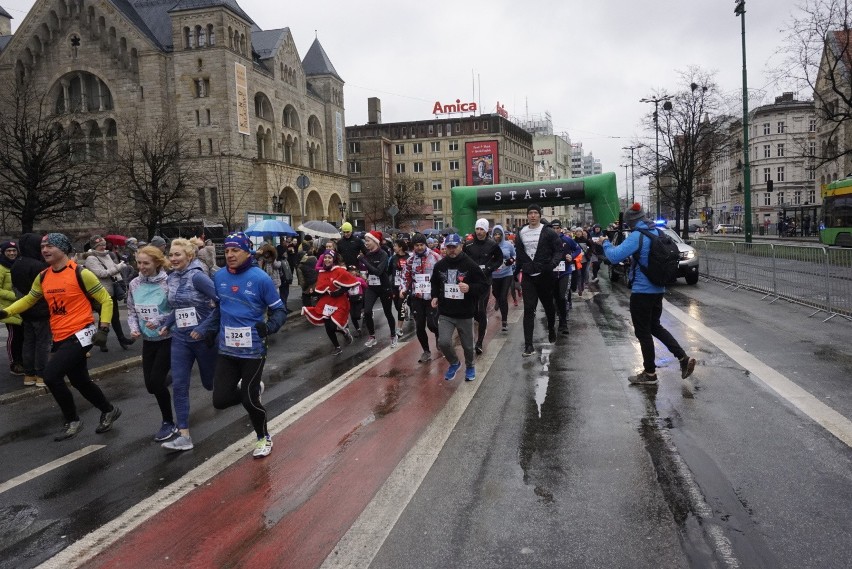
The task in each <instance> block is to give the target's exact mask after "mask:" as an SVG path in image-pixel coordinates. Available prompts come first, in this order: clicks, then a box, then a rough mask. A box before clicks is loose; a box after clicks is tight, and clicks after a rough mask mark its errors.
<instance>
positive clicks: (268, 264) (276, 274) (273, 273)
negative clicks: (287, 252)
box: [257, 243, 281, 287]
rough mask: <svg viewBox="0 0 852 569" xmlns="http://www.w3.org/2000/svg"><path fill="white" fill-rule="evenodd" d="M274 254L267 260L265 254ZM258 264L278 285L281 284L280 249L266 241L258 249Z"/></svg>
mask: <svg viewBox="0 0 852 569" xmlns="http://www.w3.org/2000/svg"><path fill="white" fill-rule="evenodd" d="M267 253H269V254H271V255H272V260H271V261H267V260H266V258H265V257H264V255H266V254H267ZM257 266H258V267H260V268H261V269H263V272H264V273H266V274H267V275H269V278H271V279H272V283H273V284H274V285H275V286H276V287H280V286H281V261H279V260H278V251H277V250H276V249H275V247H273V246H272V245H270V244H269V243H264V244H263V245H261V246H260V248H258V250H257Z"/></svg>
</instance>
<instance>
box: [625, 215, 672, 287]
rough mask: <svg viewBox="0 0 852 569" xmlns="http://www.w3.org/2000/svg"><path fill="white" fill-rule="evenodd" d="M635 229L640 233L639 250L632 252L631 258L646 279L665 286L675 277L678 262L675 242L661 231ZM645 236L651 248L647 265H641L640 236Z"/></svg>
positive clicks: (640, 237)
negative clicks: (654, 232) (656, 233)
mask: <svg viewBox="0 0 852 569" xmlns="http://www.w3.org/2000/svg"><path fill="white" fill-rule="evenodd" d="M635 231H638V232H639V233H640V235H639V250H638V251H636V253H634V254H633V258H634V259H635V260H636V264H637V265H638V266H639V269H640V270H641V271H642V272H643V273H644V274H645V276H646V277H648V280H649V281H651V282H652V283H653V284H655V285H657V286H665V285H666V284H668V283H670V282H672V281H673V280H675V279H677V273H678V265H679V263H680V249H678V247H677V243H675V242H674V240H673V239H672V238H671V237H669V236H668V235H666V234H665V233H662V232H660V234H659V235H654V234H653V233H651V232H650V231H648V230H647V229H639V228H636V229H635ZM645 236H647V237H648V239H650V240H651V249H650V250H649V251H648V265H647V266H642V263H640V262H639V254H640V253H641V252H642V238H643V237H645Z"/></svg>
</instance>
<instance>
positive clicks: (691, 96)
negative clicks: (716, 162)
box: [640, 67, 729, 236]
mask: <svg viewBox="0 0 852 569" xmlns="http://www.w3.org/2000/svg"><path fill="white" fill-rule="evenodd" d="M680 83H681V85H682V87H681V90H679V91H677V92H675V93H674V94H672V95H671V103H672V105H671V106H672V108H671V110H661V111H660V113H659V117H658V128H659V137H660V156H659V162H660V171H661V174H660V176H661V179H665V180H667V181H668V182H669V183H668V184H662V183H661V184H660V188H659V191H660V194H661V202H662V204H666V205H668V206H669V207H670V208H671V209H672V210H673V211H674V215H675V224H676V227H677V228H678V229H680V228H681V224H680V220H681V219H683V220H687V219H689V212H690V209H691V208H692V204H693V202H694V201H695V197H696V195H698V193H699V192H704V191H709V179H710V178H711V175H712V168H713V158H714V156H715V153H717V152H719V151H720V150H721V148H722V147H723V145H725V144H727V143H728V141H729V138H728V137H727V136H725V133H724V132H723V130H724V129H723V121H722V120H720V119H719V117H718V116H717V113H718V111H719V101H720V100H719V96H718V91H717V86H716V83H715V81H714V76H713V74H711V73H708V72H706V71H704V70H702V69H700V68H698V67H691V68H689V69H687V70H686V71H683V72H680ZM661 94H663V95H665V94H666V93H661ZM647 125H648V127H649V128H650V129H651V132H653V129H654V127H655V125H654V121H653V112H652V113H650V114H649V115H648V117H647ZM656 161H657V155H656V146H655V144H654V143H651V144H644V145H643V151H642V152H640V165H641V166H640V167H641V170H642V171H643V173H644V174H645V175H649V176H653V175H654V173H655V168H656ZM687 225H688V224H687V223H684V224H683V234H684V236H686V233H687V231H688V227H687Z"/></svg>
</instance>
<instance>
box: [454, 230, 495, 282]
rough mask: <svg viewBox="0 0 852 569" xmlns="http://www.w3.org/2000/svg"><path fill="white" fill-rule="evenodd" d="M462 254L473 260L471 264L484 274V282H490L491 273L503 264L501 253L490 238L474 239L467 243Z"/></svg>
mask: <svg viewBox="0 0 852 569" xmlns="http://www.w3.org/2000/svg"><path fill="white" fill-rule="evenodd" d="M462 250H463V251H464V253H465V254H466V255H467V256H468V257H470V258H471V259H473V262H474V263H476V264H477V265H479V268H481V269H482V267H485V268H484V269H482V270H483V271H484V272H485V278H486V280H488V281H490V280H491V273H493V272H494V271H495V270H496V269H498V268H500V266H501V265H502V264H503V251H502V250H501V249H500V246H499V245H498V244H497V242H496V241H494V240H493V239H491V238H490V237H486V238H485V239H483V240H481V241H480V240H479V239H477V238H476V237H474V238H473V241H468V242H467V243H465V244H464V248H463V249H462Z"/></svg>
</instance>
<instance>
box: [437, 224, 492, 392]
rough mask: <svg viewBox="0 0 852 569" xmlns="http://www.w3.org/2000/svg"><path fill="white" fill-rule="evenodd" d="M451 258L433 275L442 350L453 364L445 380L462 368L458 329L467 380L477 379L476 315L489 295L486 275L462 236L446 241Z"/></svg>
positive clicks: (449, 236)
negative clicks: (456, 340)
mask: <svg viewBox="0 0 852 569" xmlns="http://www.w3.org/2000/svg"><path fill="white" fill-rule="evenodd" d="M444 245H445V246H446V248H447V256H446V257H444V258H443V259H441V260H440V261H438V263H437V264H436V265H435V270H434V271H433V272H432V279H431V283H430V284H431V287H432V308H437V309H438V314H439V316H438V347H439V348H440V349H441V353H443V354H444V357H445V358H447V361H448V362H450V367H449V368H447V373H446V374H445V375H444V379H446V380H447V381H452V380H453V379H454V378H455V377H456V373H457V372H458V371H459V368H460V367H461V362H460V361H459V357H458V354H456V349H455V347H453V331H454V330H458V333H459V342H460V343H461V345H462V351H463V352H464V363H465V373H464V379H465V381H473V380H474V379H476V368H475V367H474V365H473V357H474V356H473V316H474V314H475V313H476V303H477V300H478V299H479V296H480V295H483V294H488V292H487V291H488V285H487V284H486V282H485V274H484V273H483V272H482V269H480V268H479V265H477V264H476V263H474V262H473V259H471V258H470V257H468V256H467V255H465V254H464V252H462V250H461V237H459V236H458V234H456V233H453V234H451V235H448V236H447V239H446V240H445V241H444Z"/></svg>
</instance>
